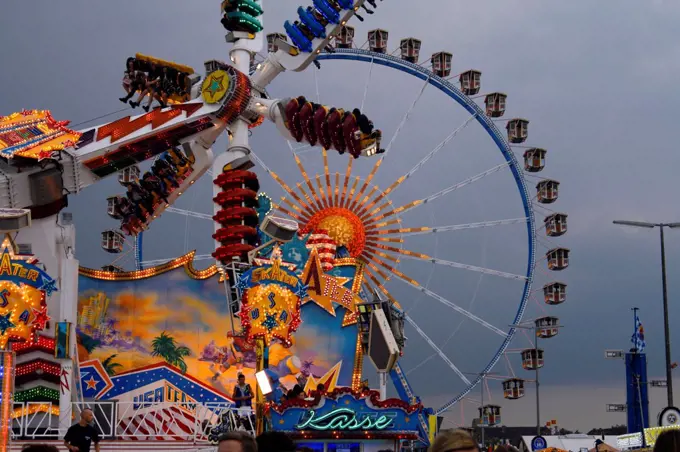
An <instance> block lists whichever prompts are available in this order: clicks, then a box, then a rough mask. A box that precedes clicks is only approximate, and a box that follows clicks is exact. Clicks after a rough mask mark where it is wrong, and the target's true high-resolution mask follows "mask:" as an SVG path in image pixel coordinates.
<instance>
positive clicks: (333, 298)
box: [302, 248, 361, 316]
mask: <svg viewBox="0 0 680 452" xmlns="http://www.w3.org/2000/svg"><path fill="white" fill-rule="evenodd" d="M302 281H303V282H304V284H306V285H307V291H308V293H309V298H307V299H306V300H303V304H305V303H307V302H313V303H315V304H317V305H318V306H320V307H321V308H323V309H324V310H325V311H326V312H328V313H329V314H331V315H332V316H335V307H334V306H333V303H337V304H339V305H341V306H343V307H345V308H346V309H347V310H348V311H349V312H352V313H353V312H355V311H356V304H357V303H360V302H361V298H359V296H357V295H356V294H355V293H354V292H352V290H351V289H348V288H347V287H345V286H344V284H345V283H346V282H348V281H349V278H340V277H336V276H332V275H329V274H326V273H324V272H323V266H322V263H321V259H320V258H319V253H318V251H317V250H316V248H313V249H312V251H311V252H310V253H309V259H308V260H307V264H306V265H305V268H304V270H303V271H302Z"/></svg>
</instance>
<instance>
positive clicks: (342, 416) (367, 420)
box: [295, 408, 395, 431]
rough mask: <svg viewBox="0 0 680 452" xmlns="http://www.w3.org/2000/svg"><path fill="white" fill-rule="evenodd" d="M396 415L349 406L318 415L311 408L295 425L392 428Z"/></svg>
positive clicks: (350, 428) (371, 428) (325, 428)
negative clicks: (352, 408)
mask: <svg viewBox="0 0 680 452" xmlns="http://www.w3.org/2000/svg"><path fill="white" fill-rule="evenodd" d="M394 417H395V415H394V414H392V413H362V414H357V413H356V412H354V411H353V410H350V409H349V408H337V409H335V410H333V411H331V412H329V413H326V414H323V415H320V416H318V415H317V414H316V411H314V410H309V411H308V412H307V413H305V414H303V415H302V417H301V418H300V422H299V423H298V424H297V425H296V426H295V428H296V429H297V430H345V431H352V430H362V431H363V430H388V429H390V428H392V424H393V420H394Z"/></svg>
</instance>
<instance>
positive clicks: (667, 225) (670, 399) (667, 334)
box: [614, 220, 680, 406]
mask: <svg viewBox="0 0 680 452" xmlns="http://www.w3.org/2000/svg"><path fill="white" fill-rule="evenodd" d="M614 224H620V225H623V226H632V227H636V228H645V229H654V228H659V238H660V240H661V284H662V290H663V332H664V341H665V346H666V381H667V386H666V391H667V395H668V406H674V405H673V380H672V375H671V370H672V369H671V332H670V327H669V324H668V286H667V282H666V246H665V243H664V238H663V230H664V228H670V229H675V228H680V223H646V222H642V221H621V220H615V221H614Z"/></svg>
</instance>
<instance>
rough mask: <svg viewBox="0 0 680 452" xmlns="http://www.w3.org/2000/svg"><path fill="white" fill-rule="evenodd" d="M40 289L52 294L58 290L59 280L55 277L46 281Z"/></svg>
mask: <svg viewBox="0 0 680 452" xmlns="http://www.w3.org/2000/svg"><path fill="white" fill-rule="evenodd" d="M39 289H40V290H43V291H45V295H47V296H48V297H49V296H51V295H52V294H53V293H54V292H56V291H57V282H56V281H55V280H53V279H50V280H48V281H45V282H44V283H43V285H42V286H40V287H39Z"/></svg>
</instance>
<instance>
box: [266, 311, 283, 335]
mask: <svg viewBox="0 0 680 452" xmlns="http://www.w3.org/2000/svg"><path fill="white" fill-rule="evenodd" d="M278 325H279V322H277V321H276V315H275V314H267V315H266V319H265V320H264V322H262V326H263V327H265V328H267V330H268V331H269V332H270V333H271V332H272V330H273V329H274V328H276V327H277V326H278Z"/></svg>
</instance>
